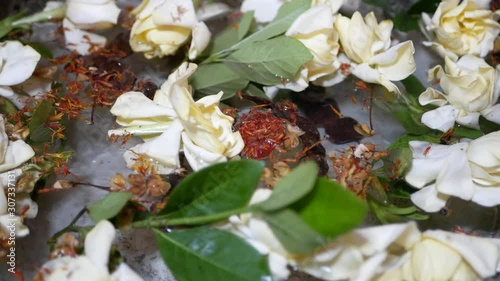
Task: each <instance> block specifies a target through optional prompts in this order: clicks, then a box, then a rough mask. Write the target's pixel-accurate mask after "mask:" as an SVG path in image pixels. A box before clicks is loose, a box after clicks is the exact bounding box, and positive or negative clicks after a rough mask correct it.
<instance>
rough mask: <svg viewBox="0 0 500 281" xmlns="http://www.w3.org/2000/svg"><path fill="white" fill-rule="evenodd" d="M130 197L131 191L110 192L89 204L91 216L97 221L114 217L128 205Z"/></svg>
mask: <svg viewBox="0 0 500 281" xmlns="http://www.w3.org/2000/svg"><path fill="white" fill-rule="evenodd" d="M130 198H132V194H131V193H129V192H111V193H108V194H107V195H106V196H105V197H104V198H102V199H101V200H99V201H97V202H94V203H92V204H90V205H88V206H87V209H88V210H89V212H90V218H91V219H92V220H93V221H95V222H99V221H101V220H107V219H110V218H113V217H115V216H116V215H118V213H120V211H121V210H122V209H123V207H125V205H127V202H128V200H130Z"/></svg>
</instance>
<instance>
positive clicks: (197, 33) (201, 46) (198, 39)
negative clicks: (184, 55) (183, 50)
mask: <svg viewBox="0 0 500 281" xmlns="http://www.w3.org/2000/svg"><path fill="white" fill-rule="evenodd" d="M192 34H193V36H192V39H191V46H190V47H189V59H190V60H194V59H195V58H196V57H197V56H199V55H200V54H201V53H203V51H204V50H205V48H206V47H207V46H208V43H210V37H211V36H212V33H210V30H209V29H208V27H207V25H206V24H205V23H204V22H199V23H197V24H195V25H194V26H193V31H192Z"/></svg>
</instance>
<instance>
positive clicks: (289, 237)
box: [262, 209, 328, 255]
mask: <svg viewBox="0 0 500 281" xmlns="http://www.w3.org/2000/svg"><path fill="white" fill-rule="evenodd" d="M262 216H263V218H264V219H265V221H266V222H267V223H268V224H269V227H270V228H271V230H272V232H273V234H274V235H275V236H276V238H277V239H278V240H279V241H280V243H281V245H283V247H284V248H285V249H286V250H287V251H289V252H290V253H293V254H300V255H306V254H310V253H311V252H313V251H314V250H315V249H317V248H319V247H321V246H324V245H325V244H326V243H327V241H328V240H327V239H325V238H324V237H323V236H322V235H321V234H319V233H318V232H316V231H315V230H314V229H312V228H311V227H310V226H309V225H307V224H306V223H305V222H304V220H303V219H302V218H301V217H300V216H299V215H298V214H297V213H296V212H295V211H293V210H290V209H283V210H279V211H276V212H272V213H265V214H263V215H262Z"/></svg>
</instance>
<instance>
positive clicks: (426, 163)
mask: <svg viewBox="0 0 500 281" xmlns="http://www.w3.org/2000/svg"><path fill="white" fill-rule="evenodd" d="M410 148H411V150H412V152H413V160H412V165H411V168H410V170H409V171H408V173H407V174H406V176H405V180H406V181H407V182H408V183H409V184H410V185H412V186H414V187H416V188H418V189H420V190H419V191H417V192H415V193H413V194H412V196H411V200H412V201H413V203H414V204H415V205H416V206H418V207H419V208H421V209H423V210H425V211H427V212H437V211H439V210H440V209H442V208H443V207H444V206H445V205H446V202H447V200H448V198H449V197H450V196H455V197H459V198H461V199H463V200H470V201H472V202H475V203H477V204H479V205H482V206H487V207H491V206H495V205H499V204H500V131H499V132H494V133H490V134H487V135H485V136H482V137H480V138H478V139H475V140H473V141H470V142H466V141H464V142H460V143H456V144H453V145H441V144H432V143H428V142H422V141H411V142H410Z"/></svg>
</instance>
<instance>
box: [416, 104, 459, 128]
mask: <svg viewBox="0 0 500 281" xmlns="http://www.w3.org/2000/svg"><path fill="white" fill-rule="evenodd" d="M458 113H459V111H458V109H456V108H454V107H453V106H451V105H445V106H441V107H438V108H436V109H434V110H430V111H427V112H426V113H424V114H423V115H422V119H421V121H422V123H424V124H425V125H426V126H427V127H429V128H431V129H436V130H440V131H441V132H447V131H448V130H450V129H451V128H453V125H454V124H455V119H456V118H457V116H458Z"/></svg>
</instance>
